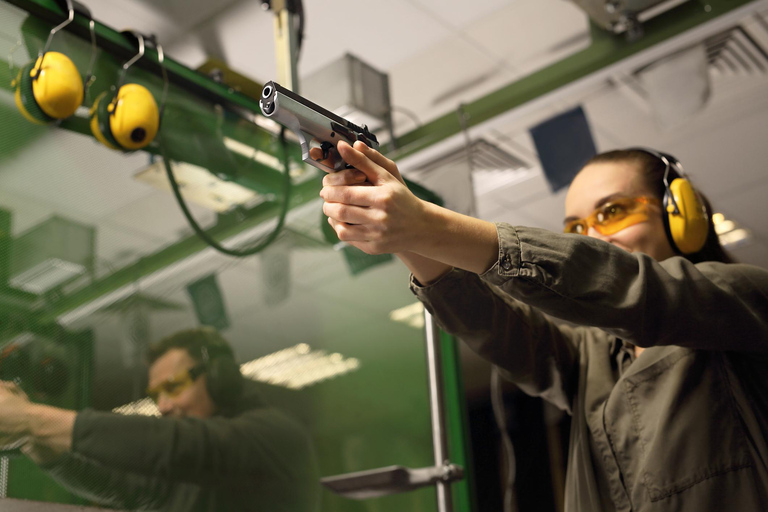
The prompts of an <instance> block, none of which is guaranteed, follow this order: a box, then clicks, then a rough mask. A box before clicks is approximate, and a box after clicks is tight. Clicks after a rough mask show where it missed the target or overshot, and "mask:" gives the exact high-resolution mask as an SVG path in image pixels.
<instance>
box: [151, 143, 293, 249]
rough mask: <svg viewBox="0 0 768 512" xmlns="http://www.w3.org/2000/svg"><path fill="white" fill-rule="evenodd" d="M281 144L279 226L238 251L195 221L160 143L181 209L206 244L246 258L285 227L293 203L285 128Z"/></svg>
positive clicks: (164, 163)
mask: <svg viewBox="0 0 768 512" xmlns="http://www.w3.org/2000/svg"><path fill="white" fill-rule="evenodd" d="M280 144H281V146H282V148H283V158H284V162H285V171H284V172H285V183H284V187H283V205H282V207H281V209H280V216H279V217H278V220H277V226H276V227H275V229H274V230H273V231H272V232H271V233H270V234H269V235H268V236H267V237H266V238H264V240H262V241H261V242H259V243H258V244H256V245H255V246H254V247H251V248H250V249H245V250H243V251H236V250H234V249H227V248H226V247H224V246H223V245H221V244H219V243H218V242H217V241H216V240H214V239H213V238H211V236H210V235H209V234H208V233H206V232H205V231H203V228H201V227H200V225H199V224H198V223H197V221H195V219H194V217H192V213H191V212H190V211H189V208H188V207H187V203H186V201H184V197H183V196H182V195H181V190H180V189H179V184H178V182H177V181H176V177H175V176H174V175H173V169H171V163H170V160H169V159H168V157H167V156H166V152H165V145H164V144H162V143H161V144H160V156H161V157H162V159H163V165H164V166H165V172H166V174H167V175H168V181H169V182H170V183H171V189H173V195H174V196H176V201H177V202H178V203H179V206H180V207H181V211H182V212H183V213H184V217H186V218H187V222H189V225H190V226H192V229H194V230H195V233H197V236H199V237H200V238H201V239H202V240H203V241H204V242H205V243H206V244H208V245H209V246H211V247H213V248H214V249H216V250H217V251H219V252H220V253H223V254H226V255H228V256H234V257H236V258H245V257H246V256H252V255H254V254H256V253H257V252H260V251H262V250H264V249H265V248H266V247H267V246H268V245H269V244H271V243H272V242H274V241H275V239H276V238H277V235H279V234H280V231H281V230H282V229H283V224H284V223H285V217H286V215H287V214H288V205H290V203H291V173H290V166H289V165H288V144H287V143H286V141H285V128H283V129H281V130H280Z"/></svg>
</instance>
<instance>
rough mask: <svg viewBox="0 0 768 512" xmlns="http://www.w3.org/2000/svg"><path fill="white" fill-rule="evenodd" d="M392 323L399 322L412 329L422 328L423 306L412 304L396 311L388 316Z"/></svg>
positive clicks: (417, 303) (416, 303) (418, 303)
mask: <svg viewBox="0 0 768 512" xmlns="http://www.w3.org/2000/svg"><path fill="white" fill-rule="evenodd" d="M389 319H390V320H392V321H393V322H401V323H404V324H405V325H408V326H410V327H413V328H414V329H423V328H424V304H422V303H421V302H414V303H413V304H410V305H408V306H405V307H403V308H400V309H396V310H394V311H392V312H391V313H390V314H389Z"/></svg>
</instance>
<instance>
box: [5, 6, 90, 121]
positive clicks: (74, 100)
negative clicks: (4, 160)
mask: <svg viewBox="0 0 768 512" xmlns="http://www.w3.org/2000/svg"><path fill="white" fill-rule="evenodd" d="M66 7H67V11H68V13H69V15H68V17H67V19H66V20H64V21H63V22H62V23H61V24H59V25H58V26H56V27H54V28H52V29H51V32H50V33H49V34H48V40H47V41H46V43H45V46H44V47H43V50H42V51H41V52H40V53H39V54H38V56H37V59H36V60H35V61H34V62H30V63H28V64H27V65H25V66H24V67H22V68H21V70H20V71H19V73H18V75H17V76H16V78H15V79H14V80H13V82H12V84H11V86H12V87H13V88H14V89H15V94H14V95H15V101H16V106H17V108H18V109H19V111H20V112H21V114H22V115H23V116H24V117H25V118H26V119H27V120H28V121H30V122H32V123H36V124H48V123H52V122H54V121H57V120H59V119H65V118H67V117H69V116H71V115H72V114H74V113H75V111H76V110H77V108H78V107H79V106H80V105H81V104H82V102H83V97H84V91H85V89H86V87H87V86H88V85H89V82H90V80H91V76H92V75H91V70H92V69H93V62H94V57H95V55H96V34H95V30H94V22H93V19H91V23H90V29H91V42H92V46H93V50H92V54H91V63H90V66H89V69H88V73H87V75H86V79H85V80H83V79H82V78H81V77H80V73H79V72H78V71H77V68H76V67H75V64H74V63H73V62H72V60H71V59H70V58H69V57H67V56H66V55H64V54H63V53H59V52H54V51H48V48H49V47H50V45H51V40H52V39H53V36H54V35H55V34H56V33H57V32H58V31H59V30H61V29H63V28H64V27H66V26H67V25H69V24H70V23H72V20H73V19H74V18H75V9H74V7H73V5H72V0H66ZM78 10H82V11H83V14H84V15H86V16H88V17H90V12H89V11H88V10H87V9H86V8H85V7H82V6H79V5H78Z"/></svg>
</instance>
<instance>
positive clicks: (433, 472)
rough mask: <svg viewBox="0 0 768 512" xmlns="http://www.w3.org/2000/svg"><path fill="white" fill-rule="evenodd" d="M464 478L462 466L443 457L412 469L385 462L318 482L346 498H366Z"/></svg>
mask: <svg viewBox="0 0 768 512" xmlns="http://www.w3.org/2000/svg"><path fill="white" fill-rule="evenodd" d="M462 478H464V468H462V467H461V466H457V465H456V464H451V463H449V462H448V461H446V462H445V463H444V464H443V465H442V466H431V467H426V468H419V469H411V468H406V467H403V466H387V467H384V468H379V469H371V470H367V471H359V472H357V473H346V474H344V475H338V476H329V477H326V478H321V479H320V483H322V484H323V485H324V486H326V487H327V488H329V489H330V490H332V491H333V492H335V493H336V494H339V495H340V496H344V497H345V498H350V499H354V500H367V499H370V498H378V497H380V496H388V495H390V494H398V493H402V492H408V491H412V490H414V489H418V488H421V487H427V486H431V485H436V484H437V483H450V482H455V481H457V480H461V479H462Z"/></svg>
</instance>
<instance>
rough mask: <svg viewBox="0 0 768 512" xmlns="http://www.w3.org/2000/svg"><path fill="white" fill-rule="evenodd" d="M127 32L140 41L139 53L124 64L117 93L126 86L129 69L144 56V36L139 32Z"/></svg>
mask: <svg viewBox="0 0 768 512" xmlns="http://www.w3.org/2000/svg"><path fill="white" fill-rule="evenodd" d="M127 32H128V33H130V34H132V35H133V36H134V37H135V38H136V39H138V40H139V53H137V54H136V55H134V56H133V58H132V59H131V60H129V61H127V62H126V63H125V64H123V70H122V71H121V72H120V79H119V80H118V81H117V89H116V91H115V93H117V91H119V90H120V88H121V87H122V86H123V85H124V83H125V74H126V72H127V71H128V68H129V67H131V66H133V65H134V64H135V63H136V61H138V60H139V59H140V58H142V57H143V56H144V36H142V35H141V34H139V33H138V32H131V31H127Z"/></svg>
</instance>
